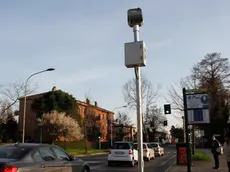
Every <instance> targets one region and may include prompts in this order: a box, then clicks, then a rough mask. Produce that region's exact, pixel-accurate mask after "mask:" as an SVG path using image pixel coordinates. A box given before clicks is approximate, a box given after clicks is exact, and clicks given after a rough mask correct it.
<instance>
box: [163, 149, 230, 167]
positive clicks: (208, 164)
mask: <svg viewBox="0 0 230 172" xmlns="http://www.w3.org/2000/svg"><path fill="white" fill-rule="evenodd" d="M202 151H203V150H202ZM204 152H207V153H208V150H204ZM208 154H209V155H210V156H211V154H210V153H208ZM213 166H214V162H213V161H212V162H201V161H200V162H198V161H195V162H193V166H192V167H191V172H214V171H216V172H228V167H227V163H226V161H225V156H224V155H222V156H220V168H219V169H218V170H215V169H212V167H213ZM167 172H187V166H177V165H174V166H172V167H171V168H170V169H169V170H168V171H167Z"/></svg>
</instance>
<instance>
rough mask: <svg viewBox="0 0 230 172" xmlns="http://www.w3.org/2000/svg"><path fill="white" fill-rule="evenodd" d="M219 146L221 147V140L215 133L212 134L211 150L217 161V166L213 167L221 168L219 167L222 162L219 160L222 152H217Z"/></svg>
mask: <svg viewBox="0 0 230 172" xmlns="http://www.w3.org/2000/svg"><path fill="white" fill-rule="evenodd" d="M219 147H220V142H219V141H218V140H217V139H216V137H215V136H214V135H213V136H212V147H211V152H212V154H213V159H214V162H215V166H214V167H213V169H219V167H220V162H219V155H220V153H219V152H217V148H219Z"/></svg>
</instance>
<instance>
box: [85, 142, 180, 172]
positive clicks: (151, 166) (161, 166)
mask: <svg viewBox="0 0 230 172" xmlns="http://www.w3.org/2000/svg"><path fill="white" fill-rule="evenodd" d="M164 148H165V155H164V156H161V157H156V159H155V160H151V161H150V162H145V166H144V168H145V170H144V171H145V172H166V171H167V170H168V169H169V167H170V166H171V165H172V164H174V162H175V161H176V147H175V146H174V145H169V146H165V147H164ZM81 159H83V160H84V161H86V162H87V163H88V164H89V165H90V168H91V171H92V172H99V171H109V172H118V171H119V172H129V171H130V172H137V171H138V169H137V168H138V165H136V166H135V167H129V166H125V165H124V166H123V165H119V166H113V167H109V166H108V165H107V154H104V155H93V156H87V157H81Z"/></svg>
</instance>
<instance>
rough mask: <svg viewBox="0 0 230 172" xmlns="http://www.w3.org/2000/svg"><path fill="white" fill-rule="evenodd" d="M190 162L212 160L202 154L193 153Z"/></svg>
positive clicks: (198, 152)
mask: <svg viewBox="0 0 230 172" xmlns="http://www.w3.org/2000/svg"><path fill="white" fill-rule="evenodd" d="M192 161H212V158H210V156H208V155H207V154H206V153H204V152H200V151H195V154H194V155H192Z"/></svg>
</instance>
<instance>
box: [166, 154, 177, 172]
mask: <svg viewBox="0 0 230 172" xmlns="http://www.w3.org/2000/svg"><path fill="white" fill-rule="evenodd" d="M174 157H176V155H175V156H174ZM173 163H174V161H173V162H172V164H173ZM172 164H170V165H169V166H168V167H167V168H166V169H165V171H164V172H168V171H169V170H170V168H171V167H172Z"/></svg>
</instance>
